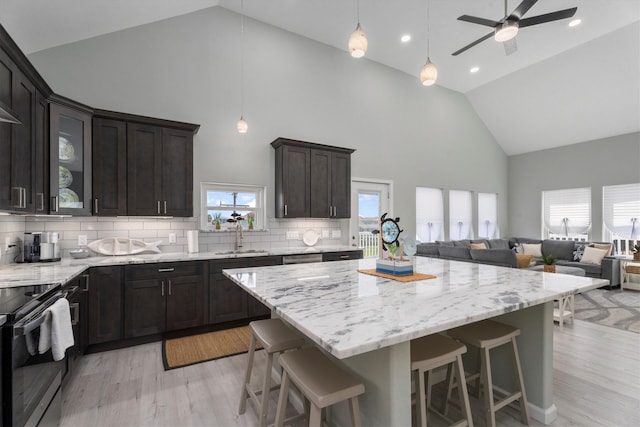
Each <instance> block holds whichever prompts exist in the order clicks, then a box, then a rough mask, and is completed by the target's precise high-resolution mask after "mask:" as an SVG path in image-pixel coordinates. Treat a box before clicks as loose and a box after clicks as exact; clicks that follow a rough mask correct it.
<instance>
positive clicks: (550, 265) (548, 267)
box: [541, 255, 556, 273]
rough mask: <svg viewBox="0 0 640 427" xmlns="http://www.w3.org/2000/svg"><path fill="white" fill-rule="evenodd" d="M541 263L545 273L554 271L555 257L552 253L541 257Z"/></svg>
mask: <svg viewBox="0 0 640 427" xmlns="http://www.w3.org/2000/svg"><path fill="white" fill-rule="evenodd" d="M541 259H542V263H543V264H544V267H543V268H544V271H545V272H547V273H555V272H556V257H554V256H553V255H546V256H543V257H542V258H541Z"/></svg>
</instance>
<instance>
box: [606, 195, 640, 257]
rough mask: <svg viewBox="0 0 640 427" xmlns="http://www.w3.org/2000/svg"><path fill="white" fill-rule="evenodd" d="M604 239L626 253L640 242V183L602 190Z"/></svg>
mask: <svg viewBox="0 0 640 427" xmlns="http://www.w3.org/2000/svg"><path fill="white" fill-rule="evenodd" d="M602 221H603V222H604V227H603V234H604V236H603V238H604V239H605V240H608V241H612V242H614V243H615V244H616V247H617V249H618V250H617V252H618V253H626V252H627V251H629V249H630V248H631V247H632V246H633V244H634V243H635V242H634V241H637V240H640V183H636V184H625V185H611V186H607V187H603V188H602Z"/></svg>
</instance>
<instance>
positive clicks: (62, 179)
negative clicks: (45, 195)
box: [58, 166, 73, 188]
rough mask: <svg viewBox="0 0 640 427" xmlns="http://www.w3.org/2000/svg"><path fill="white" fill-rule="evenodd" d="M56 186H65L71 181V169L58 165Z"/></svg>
mask: <svg viewBox="0 0 640 427" xmlns="http://www.w3.org/2000/svg"><path fill="white" fill-rule="evenodd" d="M58 174H59V176H58V188H67V187H68V186H70V185H71V183H72V182H73V175H71V171H70V170H69V169H67V168H65V167H64V166H58Z"/></svg>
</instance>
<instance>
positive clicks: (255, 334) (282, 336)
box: [238, 319, 304, 427]
mask: <svg viewBox="0 0 640 427" xmlns="http://www.w3.org/2000/svg"><path fill="white" fill-rule="evenodd" d="M249 328H250V329H251V340H250V342H249V361H248V363H247V370H246V372H245V377H244V383H243V384H242V394H241V396H240V407H239V409H238V413H239V414H244V412H245V409H246V404H247V399H248V398H250V399H251V400H252V401H253V403H254V405H255V407H256V411H257V412H258V414H259V417H260V422H259V425H260V427H264V426H266V425H267V409H268V408H269V393H270V392H271V391H273V390H277V389H278V388H279V385H274V386H273V387H272V386H271V370H272V369H273V356H274V354H276V353H282V352H284V351H286V350H293V349H296V348H300V347H302V346H303V345H304V337H303V336H302V335H301V334H300V333H298V332H297V331H295V330H293V329H291V328H289V327H288V326H287V325H285V324H284V322H283V321H282V320H280V319H265V320H256V321H254V322H251V323H249ZM256 342H258V343H260V344H261V345H262V347H263V348H264V350H265V351H266V353H267V360H266V362H265V367H264V381H263V384H262V389H261V390H258V391H254V390H253V388H252V387H251V370H252V369H253V356H254V353H255V349H256Z"/></svg>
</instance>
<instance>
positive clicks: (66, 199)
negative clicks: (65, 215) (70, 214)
mask: <svg viewBox="0 0 640 427" xmlns="http://www.w3.org/2000/svg"><path fill="white" fill-rule="evenodd" d="M58 195H59V197H60V207H61V208H75V207H78V203H79V202H80V197H78V195H77V194H76V192H75V191H73V190H69V189H68V188H61V189H60V192H59V193H58Z"/></svg>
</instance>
